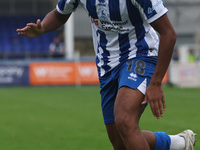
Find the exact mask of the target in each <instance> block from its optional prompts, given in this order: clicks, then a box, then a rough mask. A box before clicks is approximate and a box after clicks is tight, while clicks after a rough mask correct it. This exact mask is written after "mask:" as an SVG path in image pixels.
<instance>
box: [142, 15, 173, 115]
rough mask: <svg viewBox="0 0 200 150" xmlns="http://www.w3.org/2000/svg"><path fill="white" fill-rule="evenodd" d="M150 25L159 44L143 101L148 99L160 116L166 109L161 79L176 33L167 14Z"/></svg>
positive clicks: (154, 112) (167, 63)
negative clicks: (153, 68)
mask: <svg viewBox="0 0 200 150" xmlns="http://www.w3.org/2000/svg"><path fill="white" fill-rule="evenodd" d="M151 26H152V27H153V28H154V29H155V30H156V31H157V32H158V33H159V35H160V45H159V52H158V61H157V64H156V68H155V72H154V74H153V77H152V79H151V82H150V84H149V86H148V87H147V90H146V95H145V99H144V101H143V103H145V102H146V101H147V99H148V100H149V104H150V107H151V110H152V113H153V115H154V116H155V117H157V118H160V116H161V117H162V116H163V110H166V104H165V98H164V94H163V90H162V79H163V77H164V75H165V73H166V71H167V69H168V66H169V63H170V60H171V57H172V53H173V49H174V45H175V42H176V33H175V31H174V29H173V27H172V25H171V23H170V21H169V19H168V16H167V14H165V15H163V16H162V17H161V18H159V19H157V20H156V21H154V22H152V23H151Z"/></svg>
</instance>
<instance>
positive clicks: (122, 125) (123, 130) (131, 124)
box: [115, 115, 139, 136]
mask: <svg viewBox="0 0 200 150" xmlns="http://www.w3.org/2000/svg"><path fill="white" fill-rule="evenodd" d="M115 124H116V127H117V130H118V131H119V132H120V134H121V136H127V135H129V134H130V133H133V134H134V133H136V132H137V131H138V129H139V127H138V124H137V122H135V121H134V119H133V118H129V117H127V116H126V115H124V116H123V115H120V116H116V118H115Z"/></svg>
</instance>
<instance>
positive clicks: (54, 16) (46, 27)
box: [17, 9, 71, 38]
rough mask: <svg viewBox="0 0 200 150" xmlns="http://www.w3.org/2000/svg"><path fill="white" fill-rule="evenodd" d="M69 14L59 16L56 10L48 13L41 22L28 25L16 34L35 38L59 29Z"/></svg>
mask: <svg viewBox="0 0 200 150" xmlns="http://www.w3.org/2000/svg"><path fill="white" fill-rule="evenodd" d="M70 15H71V14H67V15H64V14H61V13H59V12H58V11H57V10H56V9H54V10H52V11H51V12H49V13H48V14H47V15H46V16H45V17H44V19H43V20H42V21H40V19H38V20H37V22H36V23H28V24H27V25H26V26H25V27H24V28H22V29H17V34H18V35H20V36H25V37H28V38H35V37H37V36H39V35H41V34H43V33H46V32H50V31H53V30H56V29H58V28H60V27H61V26H62V25H63V24H65V22H66V21H67V20H68V18H69V17H70Z"/></svg>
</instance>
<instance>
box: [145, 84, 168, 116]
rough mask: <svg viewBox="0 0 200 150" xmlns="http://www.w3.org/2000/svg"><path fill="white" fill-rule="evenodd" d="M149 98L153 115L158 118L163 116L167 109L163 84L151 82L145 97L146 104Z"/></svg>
mask: <svg viewBox="0 0 200 150" xmlns="http://www.w3.org/2000/svg"><path fill="white" fill-rule="evenodd" d="M147 100H148V101H149V104H150V107H151V111H152V113H153V115H154V116H155V117H156V118H158V119H159V118H160V117H163V111H164V110H166V103H165V97H164V93H163V90H162V86H161V84H159V85H153V84H150V85H149V86H148V87H147V90H146V94H145V98H144V101H143V102H142V104H145V103H146V102H147Z"/></svg>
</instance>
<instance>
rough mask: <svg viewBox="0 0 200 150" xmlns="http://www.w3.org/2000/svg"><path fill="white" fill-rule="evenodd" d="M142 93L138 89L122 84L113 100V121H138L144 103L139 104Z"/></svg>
mask: <svg viewBox="0 0 200 150" xmlns="http://www.w3.org/2000/svg"><path fill="white" fill-rule="evenodd" d="M143 99H144V94H143V93H142V92H140V91H139V90H137V89H136V90H134V89H131V88H129V87H126V86H123V87H121V88H120V89H119V90H118V94H117V97H116V100H115V106H114V116H115V121H116V122H117V121H128V122H130V123H131V121H132V122H134V123H138V122H139V119H140V116H141V114H142V113H143V111H144V108H145V105H144V104H143V105H142V104H141V103H142V101H143Z"/></svg>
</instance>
